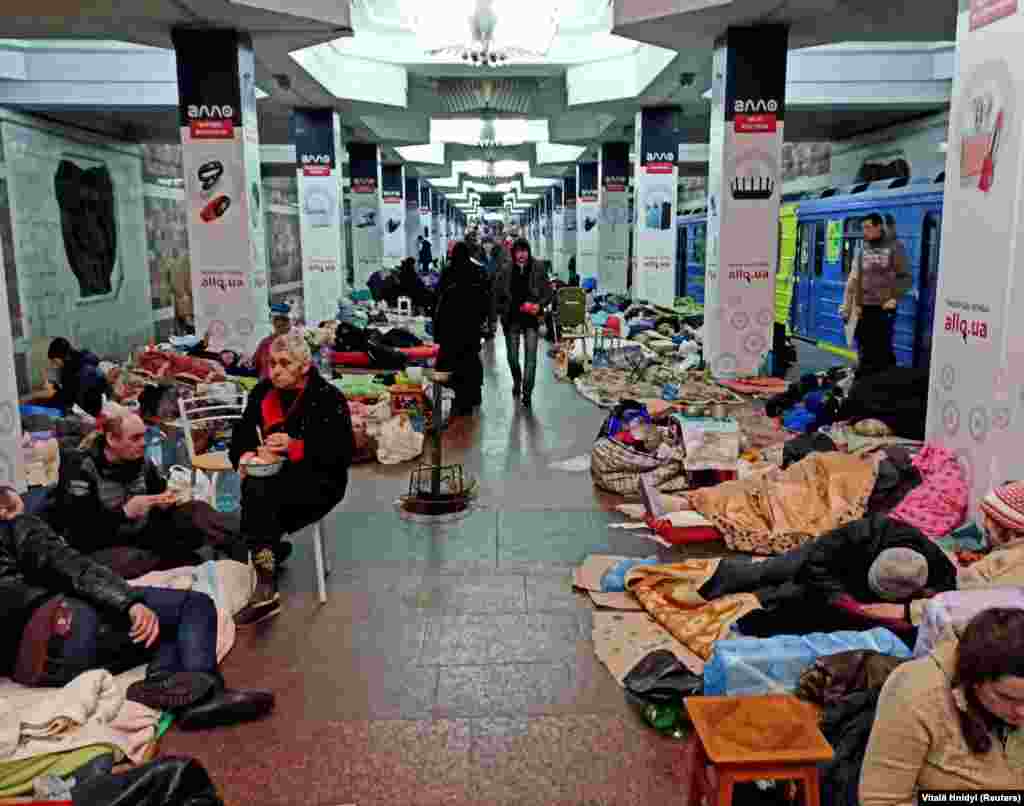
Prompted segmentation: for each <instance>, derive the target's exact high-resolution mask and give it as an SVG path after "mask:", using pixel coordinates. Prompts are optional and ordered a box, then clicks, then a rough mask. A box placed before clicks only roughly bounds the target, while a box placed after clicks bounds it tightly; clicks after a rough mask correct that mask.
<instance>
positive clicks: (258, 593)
mask: <svg viewBox="0 0 1024 806" xmlns="http://www.w3.org/2000/svg"><path fill="white" fill-rule="evenodd" d="M269 363H270V379H269V380H265V381H261V382H260V383H259V385H257V386H256V388H255V389H253V391H252V393H251V394H250V395H249V399H248V402H247V404H246V407H245V412H244V413H243V415H242V419H241V420H240V421H238V423H237V424H236V425H235V427H234V430H233V432H232V435H231V448H230V450H229V457H230V459H231V464H232V465H233V466H234V467H235V468H240V469H241V473H242V475H243V482H242V534H243V535H244V537H245V539H246V540H247V542H248V544H249V549H250V551H251V552H252V557H253V565H254V566H255V567H256V576H257V585H256V590H255V592H254V593H253V596H252V599H251V600H250V602H249V604H248V605H247V606H246V608H245V609H243V610H242V611H241V612H240V613H239V614H238V615H237V616H236V617H235V621H236V623H238V624H242V625H248V624H255V623H256V622H258V621H263V620H265V619H268V618H271V617H273V616H276V615H277V614H278V613H279V612H280V611H281V605H280V598H279V596H278V593H277V576H276V571H277V568H276V561H275V547H277V546H279V544H280V543H281V540H282V539H283V538H284V536H285V535H287V534H291V533H293V532H297V531H298V530H300V529H302V528H304V527H305V526H308V525H309V524H311V523H316V522H317V521H319V520H321V519H322V518H323V517H324V516H326V515H327V514H328V513H329V512H330V511H331V510H332V509H334V507H335V506H337V505H338V503H340V502H341V500H342V498H344V497H345V489H346V487H347V486H348V468H349V465H351V464H352V456H353V455H354V453H355V436H354V434H353V431H352V416H351V414H350V412H349V408H348V401H347V400H346V399H345V396H344V395H343V394H342V393H341V392H340V391H339V390H338V389H336V388H335V387H333V386H331V385H330V384H329V383H327V381H325V380H324V379H323V378H321V377H320V374H319V373H318V372H317V371H316V370H314V369H313V364H312V357H311V355H310V352H309V347H308V345H307V344H306V341H305V339H303V337H302V336H301V335H299V334H297V333H289V334H288V335H286V336H281V337H279V338H278V339H276V340H275V341H274V343H273V344H272V345H271V347H270V362H269ZM261 435H262V444H261ZM252 460H257V461H264V462H277V461H282V460H284V464H283V466H282V467H281V469H280V471H279V472H277V473H276V474H275V475H272V476H267V477H259V478H257V477H253V476H250V475H247V474H246V463H247V462H250V461H252ZM278 551H280V549H278Z"/></svg>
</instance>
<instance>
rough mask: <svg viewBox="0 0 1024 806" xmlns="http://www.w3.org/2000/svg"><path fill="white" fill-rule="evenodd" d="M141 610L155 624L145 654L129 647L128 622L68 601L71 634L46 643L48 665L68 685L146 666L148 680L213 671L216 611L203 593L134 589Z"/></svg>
mask: <svg viewBox="0 0 1024 806" xmlns="http://www.w3.org/2000/svg"><path fill="white" fill-rule="evenodd" d="M139 591H140V592H141V593H142V596H143V600H142V604H144V605H145V606H146V607H148V608H149V609H150V610H152V611H153V612H154V613H156V616H157V618H158V619H159V620H160V637H159V638H157V642H156V644H154V645H153V647H152V648H151V649H148V650H147V649H145V648H144V647H140V646H139V645H138V644H133V643H132V641H131V638H130V637H129V635H128V631H129V629H130V622H129V621H128V618H127V614H125V616H124V617H123V618H122V617H120V616H117V615H114V616H113V617H110V616H108V615H107V614H106V613H101V612H100V611H97V610H96V608H94V607H93V606H92V605H91V604H89V603H88V602H84V601H82V600H81V599H75V598H72V597H70V596H65V597H64V602H65V604H66V605H67V607H68V609H69V610H70V611H71V631H70V634H69V635H68V636H67V637H66V638H64V639H63V640H57V641H55V640H52V639H51V641H50V642H49V649H48V654H49V659H50V660H52V662H53V665H54V666H55V667H58V668H61V669H62V670H63V672H62V675H65V676H67V681H66V682H70V681H71V680H73V679H74V678H75V677H77V676H78V675H79V674H81V673H82V672H85V671H88V670H89V669H100V668H105V669H108V670H110V671H111V672H113V673H118V672H121V671H124V670H125V669H130V668H131V667H132V666H135V665H138V664H139V663H141V662H144V661H145V660H149V669H148V674H150V675H153V674H161V673H165V672H210V673H213V672H216V671H217V609H216V608H215V607H214V604H213V599H211V598H210V597H209V596H207V595H206V594H205V593H195V592H193V591H178V590H171V589H169V588H139Z"/></svg>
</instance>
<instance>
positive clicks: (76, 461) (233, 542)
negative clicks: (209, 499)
mask: <svg viewBox="0 0 1024 806" xmlns="http://www.w3.org/2000/svg"><path fill="white" fill-rule="evenodd" d="M98 426H99V428H98V430H97V431H96V432H94V433H93V434H92V435H90V437H88V438H87V439H86V441H85V443H83V446H82V448H81V449H80V450H78V451H68V452H66V453H65V456H64V457H63V461H62V464H61V469H60V479H59V481H58V484H57V489H56V493H55V495H54V497H53V502H52V504H51V506H49V508H48V510H47V512H46V518H47V520H48V521H49V522H50V523H51V525H52V526H53V527H54V528H55V529H56V530H57V531H58V532H60V533H61V534H62V535H64V537H65V538H66V539H67V541H68V542H69V543H70V544H71V545H72V546H73V547H74V548H76V549H78V550H79V551H81V552H83V553H85V554H89V555H92V556H93V558H94V559H96V560H97V561H98V562H101V563H103V564H105V565H108V566H109V567H111V568H112V569H113V570H115V571H117V572H118V573H119V574H121V575H122V576H123V577H125V578H128V579H130V578H133V577H138V576H142V575H143V574H145V573H147V572H149V571H151V570H154V569H155V568H174V567H178V566H184V565H197V564H198V563H199V562H201V560H200V559H199V558H198V556H197V555H196V552H197V550H199V549H201V548H203V547H204V546H206V545H212V546H213V547H214V548H215V549H217V550H219V551H221V552H223V553H224V554H225V555H226V556H227V557H229V558H230V559H233V560H237V561H238V562H243V563H245V562H248V549H247V547H246V545H245V543H244V541H243V540H242V539H241V536H240V534H239V533H238V527H237V524H233V523H231V522H230V520H229V519H227V518H225V517H224V516H222V515H220V514H219V513H217V512H215V511H214V510H213V508H212V507H210V505H209V504H206V503H204V502H199V501H190V500H187V499H188V498H189V496H187V495H185V496H181V495H180V494H179V493H177V492H175V491H172V490H169V489H168V485H167V480H166V479H165V478H164V477H163V476H162V475H161V474H160V471H159V470H158V469H157V468H156V466H155V465H153V464H152V463H151V462H149V461H147V460H146V458H145V447H146V445H145V441H146V425H145V423H144V422H143V421H142V418H141V417H139V416H138V415H137V414H134V413H132V412H129V411H127V410H124V409H108V413H107V414H105V415H103V416H101V417H100V419H99V421H98Z"/></svg>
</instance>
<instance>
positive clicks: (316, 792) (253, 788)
mask: <svg viewBox="0 0 1024 806" xmlns="http://www.w3.org/2000/svg"><path fill="white" fill-rule="evenodd" d="M541 346H542V353H543V350H544V349H545V343H544V342H542V343H541ZM484 357H485V365H486V368H487V374H486V388H485V403H484V408H483V412H482V414H481V415H480V416H479V417H477V418H476V419H475V420H473V421H468V422H458V423H455V424H454V425H453V426H452V429H451V431H450V432H449V433H448V435H447V438H446V450H447V454H446V459H447V460H455V459H457V460H458V461H461V462H463V463H464V464H465V467H466V469H467V470H468V471H469V472H471V473H472V474H474V475H475V476H476V477H477V478H478V479H479V480H480V485H481V498H480V508H479V509H478V510H477V511H475V512H473V513H472V514H471V515H470V516H469V517H467V518H465V519H463V520H461V521H458V522H455V523H449V524H444V525H433V524H430V525H428V524H417V523H410V522H408V521H406V520H402V519H400V518H399V517H398V515H397V514H396V512H395V510H394V507H393V502H394V500H395V498H396V497H397V496H398V495H400V494H401V493H402V492H403V491H404V490H405V489H406V487H407V484H408V473H409V470H410V468H409V467H408V466H402V467H397V468H383V467H381V466H380V465H367V466H362V467H358V468H355V469H354V470H353V473H352V482H351V484H350V487H349V492H348V495H347V497H346V500H345V502H344V503H343V504H342V506H341V507H339V510H338V511H337V512H335V513H334V514H333V515H332V516H331V517H330V519H329V522H328V524H327V526H326V529H325V536H326V537H328V539H329V544H330V547H329V550H330V552H331V554H332V556H333V559H334V563H335V573H334V574H333V575H332V576H331V577H330V578H329V580H328V584H329V589H330V590H329V595H330V601H329V602H328V603H327V605H326V606H324V607H320V606H318V604H317V603H316V599H315V595H314V593H313V589H314V584H313V583H314V579H313V563H312V553H311V549H310V546H309V543H308V541H306V540H301V539H300V540H299V541H298V544H297V546H296V554H295V556H294V557H293V559H292V560H291V561H290V562H289V565H288V568H287V571H286V573H285V575H284V578H283V581H282V585H283V596H284V597H285V606H286V609H285V612H284V613H283V615H282V616H281V617H280V618H278V619H277V620H276V621H274V622H272V623H270V624H266V625H261V626H260V627H258V628H256V629H254V630H251V631H248V632H244V633H242V634H241V635H240V636H239V641H238V645H237V646H236V648H235V649H234V651H233V652H232V653H231V655H230V656H229V658H228V660H227V663H226V666H225V675H226V677H227V679H228V682H229V684H231V685H235V686H252V687H262V688H270V689H272V690H273V691H275V692H276V694H277V698H278V704H277V710H276V713H275V714H274V715H273V717H272V718H270V719H268V720H266V721H264V722H261V723H257V724H250V725H242V726H238V727H234V728H228V729H222V730H216V731H210V732H206V733H201V734H184V733H181V732H172V733H171V734H170V735H169V736H168V737H167V738H166V739H165V740H164V744H163V750H164V752H167V753H180V754H190V755H195V756H196V757H198V758H199V759H200V760H201V761H202V762H203V763H204V764H205V765H206V766H207V767H208V769H209V770H210V772H211V774H212V775H213V777H214V780H215V781H217V782H218V784H219V785H220V787H221V788H222V792H223V794H224V797H225V799H226V801H227V802H228V804H231V805H232V806H242V805H243V804H244V806H285V804H296V805H298V804H303V806H310V805H311V806H342V805H343V804H357V805H358V806H385V804H386V805H387V806H421V805H423V806H426V805H427V804H442V803H444V804H473V806H483V805H484V804H487V806H498V805H499V804H501V805H502V806H505V805H507V806H532V805H533V804H536V805H537V806H541V805H542V804H543V805H544V806H563V805H564V806H598V804H601V805H602V806H632V805H633V804H650V803H666V804H667V803H673V804H685V803H687V800H686V790H687V775H686V773H687V771H686V768H685V767H686V765H685V764H684V763H683V760H682V758H681V747H680V745H679V743H678V742H675V741H672V740H668V739H662V738H660V737H658V736H656V735H655V734H654V733H653V732H652V731H650V730H648V729H647V728H645V727H644V726H643V725H642V724H641V723H640V722H639V720H638V718H637V716H636V715H635V714H634V713H633V712H632V710H631V709H630V708H628V707H627V706H626V704H625V702H624V700H623V695H622V691H621V689H620V688H619V687H618V685H617V684H616V683H615V682H614V681H613V680H612V678H611V677H610V676H609V675H608V673H607V672H606V671H605V669H604V667H603V666H601V664H600V663H599V662H598V661H597V660H596V658H595V657H594V655H593V649H592V646H591V643H590V606H589V604H588V603H587V602H586V601H585V600H584V599H582V598H581V597H580V596H578V595H577V594H575V593H573V591H572V590H571V587H570V579H571V578H570V575H569V572H570V569H571V568H572V567H573V566H574V565H575V564H577V563H578V562H579V561H580V560H582V559H583V558H584V557H585V556H586V555H587V554H588V553H590V552H593V551H605V552H610V553H621V554H629V555H637V556H648V555H650V554H652V553H654V550H655V549H656V548H657V547H656V546H655V544H654V543H651V542H650V541H646V540H644V539H642V538H639V537H637V536H635V535H633V534H631V533H628V532H623V531H621V530H609V529H608V528H607V524H608V523H609V521H612V520H615V519H617V518H618V516H617V515H615V514H608V512H607V510H608V509H609V508H610V506H611V505H612V504H613V503H614V502H613V501H612V500H611V499H610V498H608V497H605V496H603V495H601V494H600V493H598V492H597V491H596V490H595V489H594V487H593V485H592V484H591V480H590V475H589V473H569V472H565V471H559V470H553V469H551V468H550V467H549V465H550V464H551V463H552V462H556V461H560V460H564V459H568V458H571V457H574V456H578V455H581V454H585V453H588V452H589V450H590V445H591V443H592V442H593V440H594V437H595V435H596V433H597V430H598V428H599V427H600V425H601V422H602V420H603V418H604V413H603V412H601V411H599V410H598V409H597V408H596V407H594V406H592V405H591V404H590V403H588V402H586V401H584V400H583V399H582V398H580V397H579V396H578V395H576V393H575V391H574V390H573V389H572V387H571V386H569V385H566V384H558V383H556V382H555V381H554V379H553V377H552V374H551V370H550V362H549V360H548V359H547V358H546V357H544V356H543V355H542V357H541V360H540V366H539V369H538V388H537V390H536V392H535V395H534V408H533V412H532V413H526V412H524V411H523V410H522V409H521V408H520V407H518V406H517V405H515V404H514V403H513V402H512V400H511V399H510V398H511V381H510V379H509V377H508V374H507V370H506V368H505V357H504V347H503V345H502V344H501V340H500V339H499V340H496V341H495V342H492V343H489V344H488V345H487V346H486V347H485V349H484Z"/></svg>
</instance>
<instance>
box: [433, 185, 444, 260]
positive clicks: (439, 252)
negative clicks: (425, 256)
mask: <svg viewBox="0 0 1024 806" xmlns="http://www.w3.org/2000/svg"><path fill="white" fill-rule="evenodd" d="M443 204H444V198H443V197H442V196H441V194H440V193H438V192H437V191H436V190H434V189H433V188H431V189H430V247H431V251H433V253H434V260H440V259H441V258H443V257H444V256H445V247H446V246H447V244H446V243H442V241H443V238H444V222H443V220H442V218H441V210H442V205H443ZM439 265H440V264H439Z"/></svg>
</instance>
